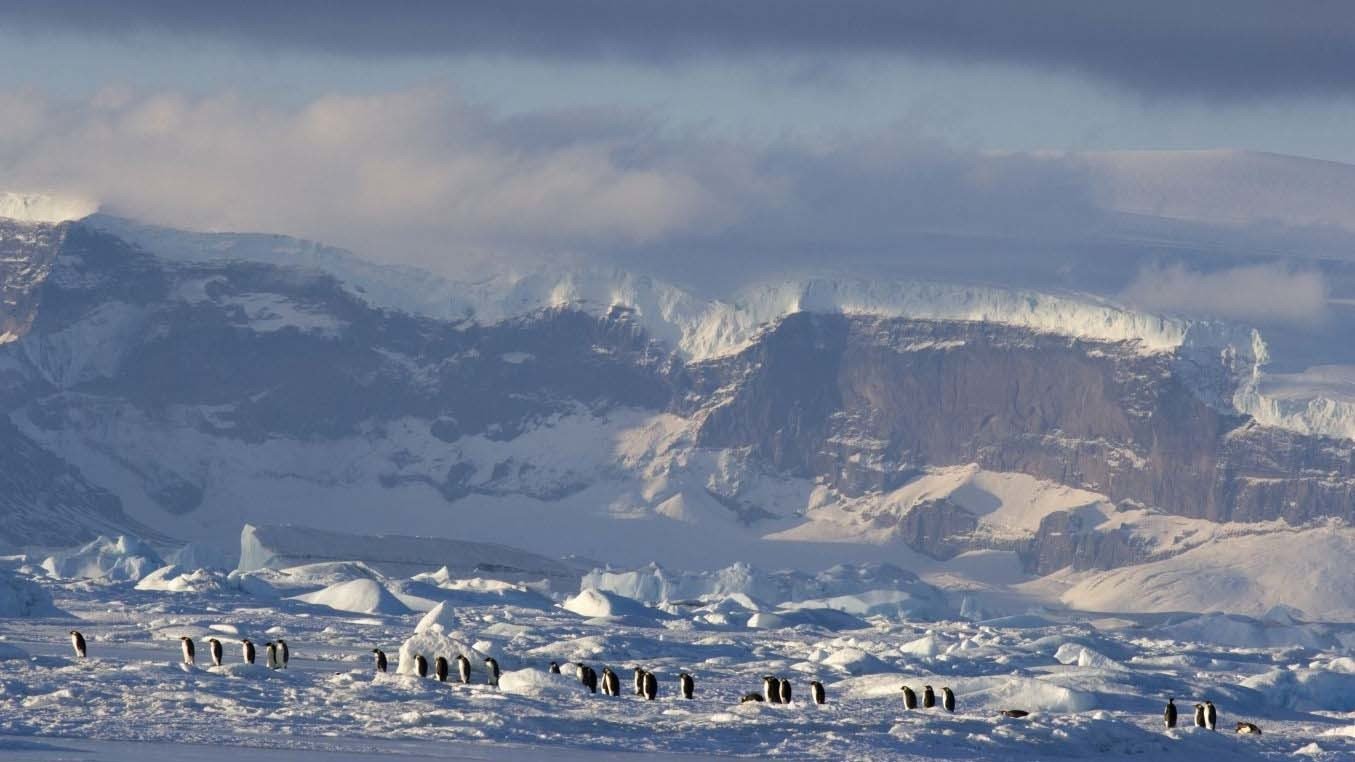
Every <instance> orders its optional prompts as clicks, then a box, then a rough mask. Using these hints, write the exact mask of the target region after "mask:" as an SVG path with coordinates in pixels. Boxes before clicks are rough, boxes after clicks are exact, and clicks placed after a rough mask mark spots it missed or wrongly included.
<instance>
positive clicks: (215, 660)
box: [207, 638, 221, 667]
mask: <svg viewBox="0 0 1355 762" xmlns="http://www.w3.org/2000/svg"><path fill="white" fill-rule="evenodd" d="M207 650H209V651H211V652H212V666H214V667H220V666H221V641H219V640H217V639H216V638H208V639H207Z"/></svg>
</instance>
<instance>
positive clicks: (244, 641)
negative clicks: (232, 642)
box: [240, 638, 254, 645]
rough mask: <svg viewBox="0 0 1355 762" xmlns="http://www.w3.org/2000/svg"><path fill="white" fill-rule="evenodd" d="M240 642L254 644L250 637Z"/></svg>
mask: <svg viewBox="0 0 1355 762" xmlns="http://www.w3.org/2000/svg"><path fill="white" fill-rule="evenodd" d="M240 642H241V643H248V644H249V645H254V641H252V640H250V639H249V638H244V639H243V640H241V641H240Z"/></svg>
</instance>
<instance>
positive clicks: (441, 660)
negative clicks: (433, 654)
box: [433, 656, 447, 683]
mask: <svg viewBox="0 0 1355 762" xmlns="http://www.w3.org/2000/svg"><path fill="white" fill-rule="evenodd" d="M433 674H434V675H436V676H437V678H438V682H439V683H445V682H447V657H446V656H439V657H438V658H436V659H434V660H433Z"/></svg>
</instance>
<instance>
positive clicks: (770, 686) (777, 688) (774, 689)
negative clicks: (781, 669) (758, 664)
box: [762, 675, 781, 704]
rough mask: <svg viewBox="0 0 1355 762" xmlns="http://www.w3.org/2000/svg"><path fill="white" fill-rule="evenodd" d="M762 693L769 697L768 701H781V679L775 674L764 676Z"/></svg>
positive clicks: (775, 702)
mask: <svg viewBox="0 0 1355 762" xmlns="http://www.w3.org/2000/svg"><path fill="white" fill-rule="evenodd" d="M762 695H764V696H766V697H767V703H769V704H780V703H781V681H780V680H778V679H777V678H776V676H775V675H763V676H762Z"/></svg>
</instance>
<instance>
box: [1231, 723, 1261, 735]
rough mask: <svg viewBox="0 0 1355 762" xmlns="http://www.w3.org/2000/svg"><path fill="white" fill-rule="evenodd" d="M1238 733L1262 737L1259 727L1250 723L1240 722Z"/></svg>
mask: <svg viewBox="0 0 1355 762" xmlns="http://www.w3.org/2000/svg"><path fill="white" fill-rule="evenodd" d="M1237 732H1239V733H1250V734H1252V735H1258V736H1259V735H1261V729H1260V728H1259V727H1257V726H1255V725H1253V724H1251V723H1250V722H1239V723H1238V724H1237Z"/></svg>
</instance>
